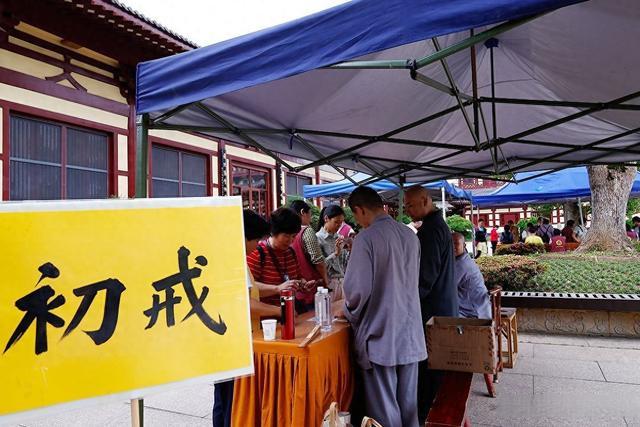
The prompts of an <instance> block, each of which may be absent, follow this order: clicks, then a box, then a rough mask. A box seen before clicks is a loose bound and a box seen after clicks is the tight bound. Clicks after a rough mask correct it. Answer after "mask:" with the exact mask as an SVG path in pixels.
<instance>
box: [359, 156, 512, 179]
mask: <svg viewBox="0 0 640 427" xmlns="http://www.w3.org/2000/svg"><path fill="white" fill-rule="evenodd" d="M358 159H360V160H361V159H365V160H374V161H377V162H397V163H404V164H406V165H407V166H410V167H411V168H413V169H419V170H424V171H425V172H432V171H434V170H436V171H437V170H443V171H451V172H464V173H475V174H484V175H481V176H478V177H477V178H482V177H483V176H485V175H491V174H492V173H493V172H492V171H490V170H485V169H482V168H477V169H467V168H461V167H458V166H440V165H431V163H430V162H429V163H428V166H425V163H417V162H410V161H404V160H398V159H393V158H383V157H377V156H363V155H358ZM489 166H491V165H489ZM496 180H497V181H505V182H512V180H508V179H496Z"/></svg>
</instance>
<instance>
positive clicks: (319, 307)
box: [314, 286, 324, 326]
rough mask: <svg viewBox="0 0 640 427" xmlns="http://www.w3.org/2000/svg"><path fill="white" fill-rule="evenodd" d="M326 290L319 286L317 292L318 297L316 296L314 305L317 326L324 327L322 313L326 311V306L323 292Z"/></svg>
mask: <svg viewBox="0 0 640 427" xmlns="http://www.w3.org/2000/svg"><path fill="white" fill-rule="evenodd" d="M323 290H324V288H323V287H322V286H318V290H317V291H316V295H315V299H314V305H315V307H314V308H315V312H316V317H315V320H316V325H321V326H322V313H323V311H324V308H323V304H324V294H323V293H322V291H323Z"/></svg>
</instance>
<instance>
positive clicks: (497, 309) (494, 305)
mask: <svg viewBox="0 0 640 427" xmlns="http://www.w3.org/2000/svg"><path fill="white" fill-rule="evenodd" d="M501 296H502V287H500V286H496V287H495V288H493V289H491V290H490V291H489V298H490V301H491V315H492V316H493V325H494V328H495V337H496V343H497V345H498V362H497V363H496V373H495V374H493V375H491V374H484V382H485V384H486V385H487V392H488V393H489V396H491V397H496V396H497V395H498V394H497V392H496V387H495V385H494V384H496V383H497V382H498V373H499V372H502V368H503V365H502V321H501V319H500V313H501V309H502V302H501Z"/></svg>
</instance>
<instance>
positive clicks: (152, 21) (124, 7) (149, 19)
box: [102, 0, 199, 48]
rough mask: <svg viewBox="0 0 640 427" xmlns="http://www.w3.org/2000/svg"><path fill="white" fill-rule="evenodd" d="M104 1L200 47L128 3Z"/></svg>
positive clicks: (187, 43) (172, 35)
mask: <svg viewBox="0 0 640 427" xmlns="http://www.w3.org/2000/svg"><path fill="white" fill-rule="evenodd" d="M102 2H105V3H111V4H112V5H114V6H116V7H118V8H120V9H122V11H124V12H126V13H128V14H129V15H132V16H135V17H136V18H138V19H140V20H142V21H144V22H146V23H147V24H149V25H152V26H154V27H156V28H157V29H158V30H160V31H161V32H163V33H165V34H166V35H168V36H170V37H172V38H174V39H175V40H179V41H181V42H182V43H184V44H185V45H188V46H190V47H192V48H197V47H199V46H198V45H197V44H196V43H194V42H192V41H191V40H189V39H187V38H186V37H184V36H181V35H180V34H178V33H176V32H175V31H172V30H170V29H168V28H167V27H165V26H164V25H162V24H160V23H158V22H157V21H155V20H153V19H151V18H149V17H147V16H145V15H144V14H142V13H140V12H138V11H137V10H135V9H133V8H131V7H130V6H127V5H126V4H124V3H122V2H121V1H119V0H103V1H102Z"/></svg>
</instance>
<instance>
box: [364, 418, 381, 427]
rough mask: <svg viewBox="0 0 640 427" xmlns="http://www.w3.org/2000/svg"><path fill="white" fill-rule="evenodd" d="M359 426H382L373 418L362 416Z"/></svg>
mask: <svg viewBox="0 0 640 427" xmlns="http://www.w3.org/2000/svg"><path fill="white" fill-rule="evenodd" d="M360 427H382V424H380V423H379V422H377V421H376V420H374V419H373V418H369V417H364V418H362V424H360Z"/></svg>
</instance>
